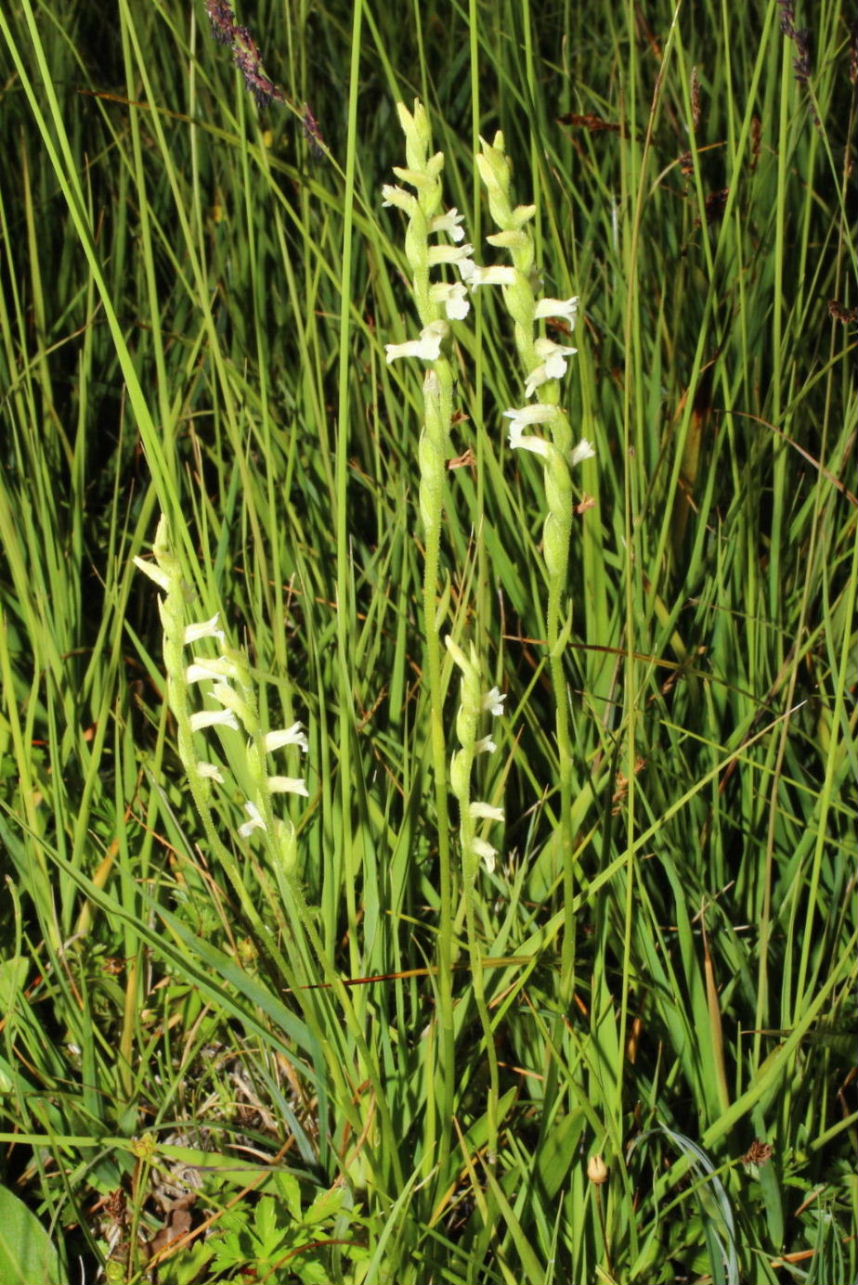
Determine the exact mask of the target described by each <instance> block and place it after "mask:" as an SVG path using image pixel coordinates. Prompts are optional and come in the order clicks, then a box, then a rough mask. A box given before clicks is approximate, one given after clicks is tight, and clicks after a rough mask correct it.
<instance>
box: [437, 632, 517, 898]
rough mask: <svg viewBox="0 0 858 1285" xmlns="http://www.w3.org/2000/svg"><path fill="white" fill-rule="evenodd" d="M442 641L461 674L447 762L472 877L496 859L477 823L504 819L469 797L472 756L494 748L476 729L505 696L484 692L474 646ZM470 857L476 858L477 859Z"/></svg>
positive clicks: (491, 806) (497, 712)
mask: <svg viewBox="0 0 858 1285" xmlns="http://www.w3.org/2000/svg"><path fill="white" fill-rule="evenodd" d="M444 642H445V644H446V646H447V650H448V651H449V653H450V655H451V656H452V657H453V660H454V661H455V662H456V664H457V665H458V667H459V669H460V671H461V674H462V688H461V697H460V701H459V711H458V714H457V716H456V734H457V736H458V738H459V744H460V746H461V748H460V749H458V750H456V752H455V754H454V755H453V758H452V761H451V763H450V790H451V791H452V793H453V794H454V795H455V796H456V798H457V800H458V802H459V814H460V833H461V839H462V856H463V860H464V867H465V871H466V872H467V871H468V870H469V869H470V870H471V877H473V876H474V874H475V872H476V866H477V863H478V862H479V861H482V863H483V865H484V866H485V868H486V870H487V871H488V872H489V874H491V873H492V871H493V870H494V868H495V860H496V858H497V848H495V847H494V846H493V845H492V844H491V843H489V841H488V839H486V838H484V837H483V836H481V835H478V834H477V832H476V822H477V821H503V819H504V811H503V808H498V807H495V806H494V804H491V803H485V802H483V801H482V800H479V799H472V798H471V770H472V768H473V763H474V759H475V758H476V756H477V755H478V754H494V752H495V750H496V749H497V745H496V744H495V742H494V741H493V740H492V738H491V736H481V737H478V736H477V732H478V730H479V723H480V721H481V720H482V719H483V718H484V716H485V715H486V714H487V713H488V714H491V715H492V717H493V718H499V717H500V716H501V714H502V713H503V706H504V701H505V700H506V696H505V695H504V694H502V693H501V692H500V691H499V690H498V688H497V687H492V688H491V690H490V691H487V692H486V691H483V688H482V682H481V678H480V663H479V657H478V655H477V651H476V648H475V647H474V646H473V645H472V646H471V649H470V655H468V656H466V655H465V653H464V652H463V651H462V649H461V647H459V645H458V644H457V643H455V642H454V641H453V639H452V638H450V637H449V636H448V637H446V638H445V639H444ZM472 858H476V861H473V860H472Z"/></svg>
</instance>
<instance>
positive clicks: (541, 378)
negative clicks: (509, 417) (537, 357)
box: [524, 362, 565, 397]
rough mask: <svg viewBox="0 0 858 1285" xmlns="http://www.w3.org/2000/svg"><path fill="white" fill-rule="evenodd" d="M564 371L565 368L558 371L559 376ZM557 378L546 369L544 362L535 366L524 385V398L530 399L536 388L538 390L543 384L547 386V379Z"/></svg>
mask: <svg viewBox="0 0 858 1285" xmlns="http://www.w3.org/2000/svg"><path fill="white" fill-rule="evenodd" d="M564 371H565V367H564V368H563V369H562V370H561V371H560V374H561V375H562V374H563V373H564ZM558 378H559V376H558V375H555V374H553V373H552V372H551V371H550V370H549V369H548V365H547V363H546V362H543V363H542V365H541V366H535V367H534V369H533V370H532V371H531V372H530V374H529V375H528V377H527V383H526V384H525V385H524V395H525V397H532V396H533V394H534V393H535V392H536V390H537V388H540V387H541V386H542V385H543V384H547V383H548V381H549V379H558Z"/></svg>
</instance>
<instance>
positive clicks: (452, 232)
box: [382, 189, 465, 243]
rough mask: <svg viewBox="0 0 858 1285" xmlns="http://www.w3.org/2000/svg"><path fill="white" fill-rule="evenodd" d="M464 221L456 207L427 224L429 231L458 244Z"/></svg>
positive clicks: (461, 238) (463, 234) (437, 215)
mask: <svg viewBox="0 0 858 1285" xmlns="http://www.w3.org/2000/svg"><path fill="white" fill-rule="evenodd" d="M382 190H384V189H382ZM464 221H465V216H464V214H460V213H459V211H458V210H457V209H456V207H455V206H453V208H452V210H448V211H447V213H446V214H436V215H435V217H434V219H433V220H432V222H431V223H430V224H429V231H430V232H446V233H447V236H448V237H451V238H452V240H454V241H456V242H457V243H458V242H459V241H464V239H465V230H464V228H463V227H462V226H461V224H462V223H464Z"/></svg>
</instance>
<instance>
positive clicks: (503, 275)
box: [470, 264, 518, 290]
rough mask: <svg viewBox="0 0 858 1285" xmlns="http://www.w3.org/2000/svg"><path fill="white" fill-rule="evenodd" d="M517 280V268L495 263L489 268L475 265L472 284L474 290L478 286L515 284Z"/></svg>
mask: <svg viewBox="0 0 858 1285" xmlns="http://www.w3.org/2000/svg"><path fill="white" fill-rule="evenodd" d="M517 280H518V273H517V272H516V270H515V268H510V267H505V266H503V265H500V264H493V265H492V266H491V267H489V268H480V267H475V268H474V271H473V273H472V274H471V279H470V285H471V289H472V290H475V289H476V288H477V286H514V285H515V283H516V281H517Z"/></svg>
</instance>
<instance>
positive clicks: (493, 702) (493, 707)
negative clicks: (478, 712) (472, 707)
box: [483, 687, 506, 718]
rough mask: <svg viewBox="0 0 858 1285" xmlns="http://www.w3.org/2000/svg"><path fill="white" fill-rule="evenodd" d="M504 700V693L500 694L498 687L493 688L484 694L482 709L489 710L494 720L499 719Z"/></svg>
mask: <svg viewBox="0 0 858 1285" xmlns="http://www.w3.org/2000/svg"><path fill="white" fill-rule="evenodd" d="M505 700H506V692H502V691H501V690H500V689H499V688H498V687H493V688H492V689H491V691H490V692H486V694H485V696H484V697H483V709H487V710H490V711H491V713H492V714H494V716H495V718H500V716H501V714H502V713H503V703H504V701H505Z"/></svg>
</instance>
